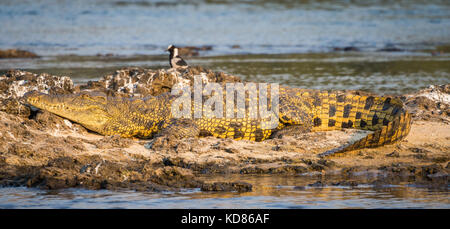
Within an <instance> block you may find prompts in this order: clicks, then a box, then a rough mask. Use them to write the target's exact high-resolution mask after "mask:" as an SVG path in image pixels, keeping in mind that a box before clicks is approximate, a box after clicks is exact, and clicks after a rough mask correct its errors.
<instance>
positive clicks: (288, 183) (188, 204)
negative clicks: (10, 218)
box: [0, 175, 450, 209]
mask: <svg viewBox="0 0 450 229" xmlns="http://www.w3.org/2000/svg"><path fill="white" fill-rule="evenodd" d="M215 179H217V178H215ZM234 179H235V180H236V179H239V180H242V181H246V182H250V183H252V184H253V185H254V189H253V191H252V192H246V193H237V192H201V191H200V190H198V189H186V190H182V191H179V192H163V193H154V192H135V191H108V190H100V191H93V190H84V189H65V190H60V191H45V190H39V189H33V188H23V187H15V188H0V208H258V209H259V208H446V209H450V200H449V192H448V187H443V188H442V189H429V188H424V187H417V186H412V185H408V184H400V185H386V186H376V187H375V186H371V185H358V186H355V187H350V186H324V187H310V186H308V185H307V184H308V183H309V182H312V181H313V180H312V179H309V178H308V177H306V178H305V177H294V176H273V175H267V176H244V175H243V176H239V178H236V177H235V178H234ZM296 186H297V187H299V186H301V187H304V188H295V187H296Z"/></svg>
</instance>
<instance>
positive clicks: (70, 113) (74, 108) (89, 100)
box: [24, 91, 111, 134]
mask: <svg viewBox="0 0 450 229" xmlns="http://www.w3.org/2000/svg"><path fill="white" fill-rule="evenodd" d="M24 98H25V100H26V102H27V103H28V104H30V105H32V106H34V107H37V108H40V109H43V110H47V111H49V112H51V113H54V114H56V115H59V116H61V117H63V118H67V119H69V120H71V121H74V122H77V123H80V124H81V125H83V126H84V127H86V128H88V129H90V130H92V131H95V132H98V133H100V134H102V132H103V131H104V127H105V125H106V123H107V122H108V121H109V120H110V119H111V117H110V115H109V114H108V112H107V110H106V109H105V107H106V106H105V104H106V101H107V98H106V96H104V95H97V96H92V95H89V94H81V95H48V94H43V93H39V92H36V91H32V92H29V93H27V94H25V96H24Z"/></svg>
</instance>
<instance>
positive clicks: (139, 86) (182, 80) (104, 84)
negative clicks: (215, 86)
mask: <svg viewBox="0 0 450 229" xmlns="http://www.w3.org/2000/svg"><path fill="white" fill-rule="evenodd" d="M195 76H199V77H201V79H202V81H203V83H207V82H210V83H214V82H220V83H225V82H240V81H241V80H240V79H239V77H236V76H231V75H228V74H225V73H222V72H213V71H211V70H208V69H204V68H202V67H189V68H187V69H186V70H183V71H181V72H180V71H177V70H175V69H168V70H166V69H160V70H151V69H143V68H123V69H120V70H117V71H116V72H115V73H113V74H111V75H107V76H105V77H103V79H101V80H99V81H90V82H88V83H87V85H81V86H79V87H78V88H77V90H78V91H81V90H83V91H86V90H88V91H93V90H96V91H102V92H104V93H105V94H107V95H110V96H120V97H138V98H142V97H145V96H149V95H151V96H157V95H160V94H162V93H165V92H170V91H171V89H172V87H174V85H179V86H188V85H193V83H194V77H195Z"/></svg>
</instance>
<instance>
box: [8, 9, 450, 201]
mask: <svg viewBox="0 0 450 229" xmlns="http://www.w3.org/2000/svg"><path fill="white" fill-rule="evenodd" d="M0 34H1V36H0V49H9V48H18V49H25V50H28V51H32V52H35V53H37V54H38V55H40V56H41V58H39V59H0V73H4V72H6V71H7V70H8V69H24V70H28V71H32V72H36V73H40V72H47V73H51V74H56V75H68V76H70V77H72V78H73V80H74V82H75V83H85V82H87V81H89V80H96V79H99V78H101V77H102V76H104V75H105V74H109V73H112V72H114V71H115V70H116V69H118V68H121V67H129V66H138V67H145V68H153V69H157V68H167V67H168V61H167V55H166V53H165V51H164V49H165V48H166V47H167V46H168V45H169V44H176V45H180V46H184V45H195V46H202V45H209V46H212V50H210V51H205V52H201V53H200V56H198V57H186V58H185V59H186V60H187V62H188V63H189V64H191V65H201V66H203V67H206V68H210V69H213V70H216V71H224V72H227V73H229V74H233V75H237V76H240V77H242V79H243V80H246V81H258V82H277V83H281V84H285V85H290V86H293V87H301V88H313V89H333V90H343V89H353V90H365V91H371V92H375V93H379V94H404V93H409V92H412V91H415V90H418V89H420V88H424V87H427V86H428V85H430V84H447V83H450V55H449V51H448V50H449V47H450V46H449V44H450V3H449V1H446V0H442V1H439V0H429V1H422V0H411V1H381V0H380V1H370V2H369V3H368V2H367V1H331V0H330V1H327V0H322V1H275V0H273V1H272V0H265V1H262V0H261V1H250V0H242V1H231V0H220V1H215V0H203V1H193V0H192V1H191V0H181V1H177V0H168V1H162V0H161V1H158V0H155V1H150V0H136V1H132V0H117V1H107V0H79V1H69V0H67V1H56V0H55V1H50V0H48V1H44V0H29V1H27V0H2V1H0ZM344 50H350V51H349V52H347V51H344ZM104 54H112V55H108V56H105V55H104ZM238 179H240V180H244V181H248V182H250V183H252V184H254V185H255V184H259V185H257V186H255V189H254V191H253V192H249V193H205V192H201V191H199V190H197V189H193V190H183V191H180V192H164V193H145V192H134V191H106V190H101V191H94V190H83V189H67V190H59V191H45V190H39V189H32V188H24V187H5V188H0V208H450V203H449V198H448V197H449V195H448V194H449V193H448V187H444V188H441V189H429V188H426V187H418V186H413V185H409V184H399V185H391V186H383V187H374V186H370V185H360V186H356V187H345V186H325V187H308V186H307V187H306V188H300V189H296V188H294V187H296V186H298V185H300V186H304V185H305V184H307V183H314V181H312V180H309V181H308V180H307V181H305V179H306V178H300V177H297V176H295V177H288V178H276V177H272V178H271V179H269V180H267V177H264V179H263V178H261V176H255V177H244V176H242V177H240V178H238ZM305 182H306V183H305Z"/></svg>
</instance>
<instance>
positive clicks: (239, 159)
mask: <svg viewBox="0 0 450 229" xmlns="http://www.w3.org/2000/svg"><path fill="white" fill-rule="evenodd" d="M200 71H205V72H206V75H207V76H208V80H211V81H213V80H214V81H213V82H223V81H227V80H239V79H238V78H236V77H232V76H228V75H226V74H223V73H214V72H211V71H206V70H204V69H201V68H191V69H188V71H186V72H184V73H182V74H178V73H173V74H172V73H167V70H159V71H152V70H148V69H136V68H128V69H121V70H118V71H117V72H116V73H115V74H113V75H111V76H105V78H104V79H103V80H100V81H99V82H91V84H90V85H82V86H79V87H77V88H74V87H73V84H72V83H71V80H70V78H64V77H58V76H50V75H48V74H41V75H36V74H32V73H27V72H23V71H11V72H8V73H7V74H6V75H4V76H0V89H1V91H2V93H3V94H1V95H0V104H1V106H0V129H1V132H0V184H1V185H6V186H19V185H25V186H28V187H40V188H46V189H58V188H68V187H83V188H90V189H105V188H106V189H134V190H140V191H145V190H152V191H160V190H175V189H179V188H200V189H201V190H203V191H239V192H244V191H251V190H252V184H249V183H245V182H241V181H239V178H236V179H235V180H232V181H227V182H223V180H222V179H221V177H222V176H223V175H225V174H228V175H229V174H236V175H239V174H285V175H290V176H317V182H314V183H312V184H310V185H312V186H314V185H316V186H317V185H350V186H352V185H357V184H360V183H368V184H372V185H375V186H376V185H378V184H386V183H387V184H396V183H398V182H405V181H406V182H410V183H415V184H420V185H426V186H429V187H441V188H442V187H444V188H448V172H449V170H450V165H449V161H450V154H449V152H450V128H449V127H450V123H449V122H448V120H449V112H448V106H449V104H448V96H449V90H448V88H449V85H445V86H433V87H430V88H428V89H424V90H422V91H419V92H417V93H414V94H411V95H405V96H403V97H402V98H403V99H404V100H405V101H406V105H407V108H408V109H410V110H411V112H413V113H414V115H415V116H414V117H415V121H414V123H413V125H412V129H411V132H410V134H409V135H408V137H407V138H406V139H405V140H403V141H402V142H400V143H398V144H395V145H387V146H383V147H379V148H374V149H362V150H357V151H353V152H349V153H347V154H345V155H343V156H342V157H338V158H331V159H322V158H319V157H318V156H317V154H318V153H321V152H324V151H326V150H329V149H332V148H335V147H338V146H340V145H342V144H345V143H347V142H348V141H353V140H356V139H358V138H361V137H362V136H364V134H365V133H366V132H365V131H360V130H350V129H348V130H343V131H329V132H312V133H309V132H308V133H304V131H301V130H299V131H292V132H289V133H287V134H282V135H279V136H277V138H273V139H268V140H266V141H264V142H251V141H234V140H231V139H218V138H214V137H205V138H190V139H184V140H181V141H171V142H168V143H167V144H166V145H163V146H162V147H161V148H159V149H147V148H146V146H147V144H148V143H149V140H141V139H126V138H121V137H119V136H101V135H98V134H96V133H92V132H90V131H87V130H86V129H84V128H83V127H82V126H80V125H78V124H76V123H72V122H70V121H68V120H65V119H63V118H61V117H59V116H56V115H53V114H51V113H49V112H46V111H32V110H30V109H29V108H28V107H26V106H24V105H22V103H21V100H20V97H21V96H22V95H23V93H24V92H26V91H27V90H32V89H36V87H37V88H38V89H39V90H41V91H44V92H47V93H72V92H74V91H79V90H94V89H97V90H104V91H108V92H109V93H110V94H113V95H119V96H145V95H154V94H157V93H160V92H163V91H164V90H166V89H163V88H165V87H164V86H161V85H165V84H167V83H170V82H173V81H172V80H171V79H168V78H170V77H181V78H183V79H187V81H185V82H186V83H189V80H191V79H192V77H191V78H189V76H192V75H193V74H198V73H199V72H200ZM162 74H166V75H164V77H165V79H166V80H167V81H165V80H161V81H160V83H156V82H158V76H161V75H162ZM39 77H41V78H42V79H43V80H41V81H39V80H38V79H39ZM150 78H151V79H152V80H151V83H150V84H145V82H147V80H149V79H150ZM124 79H127V80H129V81H126V80H124ZM130 79H131V80H130ZM108 80H109V81H108ZM107 81H108V83H105V82H107ZM112 82H115V83H112ZM124 82H133V83H136V85H139V87H141V88H143V89H142V90H141V91H139V90H137V91H134V88H139V87H130V88H133V90H132V91H121V89H120V88H123V87H124V85H125V83H124ZM141 84H144V85H141ZM39 85H40V86H43V85H47V86H45V87H44V86H43V87H42V88H39ZM126 88H128V87H126ZM156 88H158V89H156ZM5 101H10V102H5ZM11 101H12V102H15V104H16V105H14V104H12V102H11ZM5 104H6V105H5ZM8 104H9V105H8ZM22 109H28V111H27V112H25V111H23V110H22ZM150 141H151V140H150ZM200 174H207V175H208V174H209V175H211V174H217V179H216V180H214V179H213V180H212V181H211V180H208V181H207V180H205V179H202V178H201V176H198V175H200ZM361 177H364V179H361ZM299 188H301V187H299Z"/></svg>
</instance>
